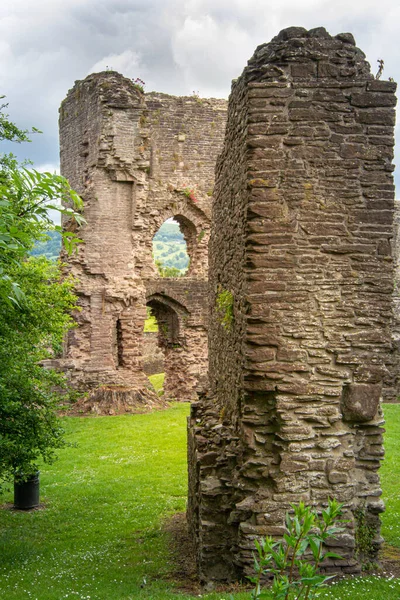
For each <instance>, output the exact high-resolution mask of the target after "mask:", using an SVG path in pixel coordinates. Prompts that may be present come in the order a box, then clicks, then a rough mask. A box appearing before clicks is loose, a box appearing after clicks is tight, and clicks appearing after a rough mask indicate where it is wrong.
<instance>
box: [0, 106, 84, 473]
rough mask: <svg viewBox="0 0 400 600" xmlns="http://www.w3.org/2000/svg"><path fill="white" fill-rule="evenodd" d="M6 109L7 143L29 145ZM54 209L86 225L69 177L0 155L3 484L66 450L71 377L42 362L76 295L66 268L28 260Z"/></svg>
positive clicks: (70, 240) (2, 124)
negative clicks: (59, 411)
mask: <svg viewBox="0 0 400 600" xmlns="http://www.w3.org/2000/svg"><path fill="white" fill-rule="evenodd" d="M5 107H6V105H4V104H3V105H2V106H0V141H2V140H8V141H14V142H17V143H19V142H24V141H29V140H28V133H29V132H27V131H21V130H19V129H18V127H17V126H16V125H14V124H13V123H11V122H10V121H9V119H8V115H6V114H5V113H4V109H5ZM60 201H62V202H63V203H64V205H62V204H60ZM49 208H53V209H55V210H58V211H59V212H60V213H62V214H64V215H65V218H66V219H67V220H69V221H70V222H75V223H76V224H78V225H79V224H81V223H82V222H83V218H82V216H81V215H80V214H79V211H80V209H81V208H82V200H81V199H80V198H79V196H78V195H77V194H76V193H75V192H74V191H73V190H72V189H71V188H70V186H69V184H68V182H67V181H66V179H64V177H61V176H60V175H53V174H51V173H39V172H37V171H34V170H32V169H27V168H25V167H21V166H20V165H18V163H17V161H16V159H15V157H14V156H13V155H12V154H3V155H1V154H0V339H1V343H0V482H1V481H4V480H6V479H10V478H12V477H17V478H26V477H27V476H29V475H31V474H32V473H34V472H35V471H36V470H37V468H38V464H39V463H38V461H39V459H40V458H41V459H43V460H45V461H51V460H52V459H53V458H54V450H55V449H56V448H59V447H61V446H62V445H63V440H62V428H61V426H60V424H59V422H58V419H57V416H56V403H57V401H58V399H59V391H60V390H61V389H62V388H63V387H65V382H64V378H63V377H62V376H61V375H60V374H58V373H56V372H54V371H51V370H48V369H46V368H43V367H42V366H41V365H40V361H43V360H44V359H46V358H49V357H51V356H53V354H54V351H55V350H56V349H59V348H60V347H61V344H62V339H63V336H64V335H65V333H66V331H67V330H68V329H69V328H70V327H71V326H72V318H71V317H70V312H71V310H73V309H74V308H75V306H76V297H75V296H74V294H73V292H72V286H73V282H72V281H71V280H68V279H66V280H62V279H61V273H60V266H59V265H57V264H54V263H52V262H50V261H48V260H46V259H44V258H39V259H35V258H33V257H32V258H29V252H30V251H31V250H32V248H33V246H34V244H35V242H37V241H38V240H41V239H43V237H44V235H45V232H46V231H48V230H51V229H52V230H58V231H60V230H61V228H60V227H57V226H55V225H54V223H53V222H52V220H51V219H50V217H49V214H48V210H49ZM62 236H63V240H64V246H65V248H66V250H67V251H70V252H71V251H72V250H73V249H74V248H75V247H76V245H77V243H79V242H80V240H79V238H78V237H77V236H76V234H75V233H73V232H72V231H64V232H62Z"/></svg>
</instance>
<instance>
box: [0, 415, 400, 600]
mask: <svg viewBox="0 0 400 600" xmlns="http://www.w3.org/2000/svg"><path fill="white" fill-rule="evenodd" d="M188 410H189V407H188V405H187V404H183V405H182V404H180V405H179V404H175V405H173V406H171V408H170V409H168V410H167V411H160V412H154V413H152V414H146V415H133V416H128V415H125V416H117V417H96V418H65V419H64V423H65V428H66V430H67V434H68V439H69V440H70V441H71V442H73V443H74V444H75V445H74V446H72V447H70V448H67V449H66V450H63V451H62V452H60V455H59V456H60V458H59V460H58V461H57V462H56V463H55V464H54V465H51V466H45V467H43V469H42V474H41V498H42V501H43V503H44V508H43V510H38V511H32V512H29V513H23V512H14V511H12V510H10V509H9V506H7V505H6V504H4V505H3V509H2V510H0V599H1V600H27V599H31V600H32V599H33V600H35V599H36V600H62V599H66V598H68V600H71V599H74V600H75V599H77V600H133V599H136V598H143V599H149V600H150V599H153V600H166V599H173V598H175V600H178V599H181V600H184V599H185V600H188V599H189V598H190V599H192V598H193V600H194V598H195V597H194V596H190V595H185V594H179V592H178V591H177V590H176V589H174V586H173V583H172V582H171V579H170V577H168V574H169V573H170V570H171V566H170V564H169V557H168V550H167V539H166V534H165V533H164V532H163V530H162V523H163V520H164V519H165V518H166V517H168V516H169V515H171V514H173V513H174V512H177V511H183V510H184V509H185V502H186V430H185V421H186V416H187V414H188ZM386 417H387V421H388V424H387V431H388V433H387V436H386V445H387V459H386V461H385V463H384V467H383V469H382V479H383V486H384V490H385V500H386V502H387V506H388V511H387V512H386V513H385V515H384V517H383V533H384V535H385V537H386V538H387V540H388V541H389V542H390V543H391V544H393V545H397V546H399V547H400V536H399V527H400V525H399V519H398V515H399V514H400V499H399V493H398V487H399V486H398V484H397V481H398V479H399V472H400V467H399V458H400V449H399V444H398V443H397V444H396V439H397V440H398V439H399V437H400V405H399V406H394V405H391V406H387V407H386ZM11 500H12V497H11V494H7V495H5V496H4V497H3V502H4V503H7V502H11ZM196 597H198V596H196ZM202 597H203V598H205V599H208V600H228V597H229V594H228V593H221V592H220V593H214V594H204V595H203V596H202ZM322 597H324V598H331V599H332V600H333V599H336V598H337V599H340V600H342V599H347V598H349V599H350V598H351V599H358V598H363V599H364V600H369V599H370V600H380V599H382V600H383V599H385V600H386V599H388V600H392V599H393V600H395V599H396V600H398V599H399V598H400V580H398V579H391V580H390V579H389V580H388V579H384V578H376V577H369V578H367V579H364V580H363V581H362V582H360V581H359V580H356V579H353V580H350V581H346V582H344V583H341V582H340V583H337V584H336V585H334V586H333V587H332V588H330V589H329V590H327V591H325V592H324V594H323V596H322ZM245 599H246V600H248V599H249V594H247V593H241V594H236V595H235V600H245Z"/></svg>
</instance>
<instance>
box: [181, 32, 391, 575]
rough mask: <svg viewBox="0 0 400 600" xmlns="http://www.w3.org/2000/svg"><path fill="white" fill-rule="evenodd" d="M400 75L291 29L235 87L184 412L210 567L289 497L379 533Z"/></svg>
mask: <svg viewBox="0 0 400 600" xmlns="http://www.w3.org/2000/svg"><path fill="white" fill-rule="evenodd" d="M394 91H395V84H394V83H391V82H387V81H377V80H375V79H374V78H373V76H372V75H371V74H370V69H369V65H368V63H367V62H366V61H365V56H364V54H363V53H362V52H361V51H360V50H359V49H358V48H356V46H355V42H354V39H353V36H352V35H351V34H348V33H346V34H340V35H337V36H336V37H331V36H330V35H329V34H328V33H327V32H326V31H325V29H323V28H318V29H314V30H311V31H306V30H305V29H303V28H297V27H293V28H289V29H286V30H284V31H282V32H281V33H280V34H279V35H278V36H277V37H275V38H274V39H273V40H272V41H271V42H270V43H269V44H264V45H262V46H259V47H258V48H257V50H256V51H255V54H254V56H253V57H252V58H251V59H250V61H249V63H248V66H247V67H246V68H245V69H244V71H243V74H242V75H241V76H240V78H239V79H238V80H237V81H235V82H234V83H233V86H232V93H231V96H230V101H229V109H228V123H227V130H226V138H225V145H224V149H223V152H222V154H221V156H220V157H219V160H218V163H217V169H216V186H215V200H214V205H213V218H212V234H211V242H210V273H209V279H210V286H209V300H210V310H211V319H210V330H209V379H210V383H209V393H208V395H207V396H202V397H201V399H200V401H199V402H198V403H197V404H195V405H192V414H191V419H190V422H189V487H190V497H189V512H188V514H189V521H190V525H191V528H192V532H193V536H194V538H195V540H196V545H197V558H198V566H199V573H200V577H201V579H202V580H205V581H209V580H226V579H234V578H237V577H240V576H241V575H243V574H249V573H251V572H252V565H253V559H252V551H253V548H254V539H255V538H256V537H257V536H265V535H272V536H281V535H282V533H283V531H284V529H283V524H284V514H285V511H286V510H287V509H288V508H289V507H290V503H291V502H295V503H297V502H299V500H304V501H305V502H306V503H307V504H310V505H313V506H315V507H317V508H321V507H323V506H326V504H327V500H328V498H329V497H333V498H336V499H338V500H339V501H340V502H343V503H344V505H345V518H348V519H349V524H348V525H347V529H346V532H345V533H344V534H342V535H340V536H339V537H338V538H337V539H336V542H335V544H334V545H335V548H334V550H335V551H336V552H337V553H338V554H340V555H341V556H342V557H343V560H341V561H334V563H330V564H326V565H325V567H326V569H327V570H328V571H329V570H335V571H337V570H338V569H341V570H342V571H343V572H356V571H357V570H359V568H360V566H359V563H358V560H357V555H356V553H355V528H356V527H357V518H356V515H357V510H358V509H359V510H361V511H362V512H363V513H365V516H366V519H367V523H368V525H369V526H370V527H371V528H373V529H374V530H375V533H376V535H375V538H374V541H373V547H372V552H373V553H374V552H376V551H377V549H378V547H379V544H380V536H379V513H381V512H382V511H383V509H384V506H383V503H382V501H381V500H380V495H381V490H380V485H379V476H378V469H379V465H380V460H381V459H382V456H383V446H382V423H383V419H382V412H381V409H380V406H379V404H380V397H381V390H382V382H383V378H384V376H385V372H386V362H387V360H388V355H389V354H390V351H391V336H390V320H391V293H392V287H393V273H392V258H391V238H392V235H393V233H392V227H393V204H394V188H393V179H392V170H393V165H392V163H391V161H392V156H393V143H394V142H393V125H394V118H395V115H394V106H395V103H396V100H395V96H394Z"/></svg>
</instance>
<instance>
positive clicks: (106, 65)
mask: <svg viewBox="0 0 400 600" xmlns="http://www.w3.org/2000/svg"><path fill="white" fill-rule="evenodd" d="M107 69H111V70H113V71H118V72H119V73H122V74H123V75H125V77H131V78H135V77H137V76H138V73H139V71H140V56H139V54H138V53H137V52H134V51H132V50H125V51H124V52H121V54H109V55H108V56H105V57H104V58H101V59H100V60H98V61H97V62H96V63H95V64H94V65H93V66H92V67H90V69H89V70H88V73H87V74H88V75H89V74H90V73H98V72H99V71H106V70H107Z"/></svg>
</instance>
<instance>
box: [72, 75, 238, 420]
mask: <svg viewBox="0 0 400 600" xmlns="http://www.w3.org/2000/svg"><path fill="white" fill-rule="evenodd" d="M225 121H226V101H224V100H215V99H211V100H207V99H200V98H198V97H197V96H192V97H186V98H176V97H173V96H168V95H166V94H157V93H150V94H144V93H143V90H142V89H141V88H140V86H138V85H137V84H135V83H134V82H132V81H131V80H130V79H126V78H125V77H123V76H122V75H120V74H118V73H116V72H113V71H109V72H104V73H97V74H93V75H89V76H88V77H87V78H86V79H85V80H83V81H77V82H76V83H75V86H74V87H73V89H72V90H70V92H69V93H68V95H67V97H66V99H65V100H64V101H63V103H62V105H61V108H60V148H61V172H62V174H63V175H64V176H65V177H67V178H68V180H69V182H70V184H71V185H72V186H73V187H74V188H75V190H76V191H77V192H78V193H79V194H81V196H82V197H83V199H84V203H85V208H84V217H85V219H86V225H85V226H84V227H82V228H81V229H80V231H79V236H80V237H81V238H82V239H83V241H84V243H83V244H82V245H81V246H80V247H79V252H78V254H77V255H74V256H71V257H67V261H68V270H69V271H70V272H71V273H72V274H73V275H74V276H75V277H76V279H77V292H78V294H79V304H80V307H81V312H79V313H78V314H77V315H76V318H77V323H78V327H77V328H76V329H74V330H72V331H71V332H70V333H69V337H68V340H67V341H66V349H65V357H64V360H63V361H62V362H63V368H64V369H67V370H68V372H69V378H70V381H71V383H72V384H73V385H74V386H75V387H76V388H77V389H79V390H82V391H85V390H86V391H88V392H89V401H90V402H89V403H90V405H91V406H92V407H94V408H95V409H96V410H104V411H106V412H109V411H111V412H115V411H118V410H129V409H132V410H135V408H137V407H138V406H139V407H142V408H143V407H145V406H149V407H151V406H153V405H154V404H157V396H156V395H155V393H154V391H153V390H152V389H151V386H150V384H149V381H148V379H147V378H146V376H145V375H144V373H143V370H142V355H143V339H144V338H143V325H144V321H145V318H146V306H149V307H151V309H152V311H153V313H154V314H155V315H156V317H157V319H158V322H159V324H160V327H159V341H160V345H161V346H162V347H163V349H164V354H165V372H166V381H165V392H166V396H167V397H168V398H176V399H179V400H190V399H192V398H193V397H194V395H195V392H194V390H195V387H196V385H197V382H198V380H199V377H201V376H203V375H204V373H205V372H206V369H207V335H206V329H207V311H206V298H207V283H206V281H207V269H208V263H207V260H208V259H207V255H208V248H207V246H208V239H209V231H210V212H211V198H212V194H213V187H214V167H215V161H216V157H217V155H218V154H219V152H220V151H221V147H222V142H223V134H224V128H225ZM171 217H173V218H175V220H176V221H178V223H179V225H180V228H181V231H182V233H183V234H184V236H185V239H186V243H187V249H188V254H189V256H190V268H189V271H188V273H187V275H186V276H185V277H181V278H177V279H171V278H161V277H160V276H159V275H158V272H157V269H156V267H155V265H154V262H153V258H152V239H153V237H154V235H155V233H156V232H157V230H158V229H159V227H160V226H161V225H162V224H163V222H165V221H166V220H167V219H168V218H171ZM73 226H74V224H72V223H69V222H68V220H64V227H65V228H66V229H68V228H69V227H73Z"/></svg>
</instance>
